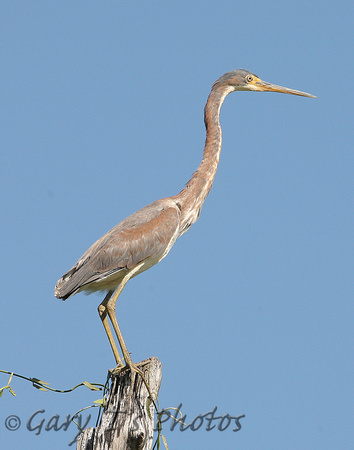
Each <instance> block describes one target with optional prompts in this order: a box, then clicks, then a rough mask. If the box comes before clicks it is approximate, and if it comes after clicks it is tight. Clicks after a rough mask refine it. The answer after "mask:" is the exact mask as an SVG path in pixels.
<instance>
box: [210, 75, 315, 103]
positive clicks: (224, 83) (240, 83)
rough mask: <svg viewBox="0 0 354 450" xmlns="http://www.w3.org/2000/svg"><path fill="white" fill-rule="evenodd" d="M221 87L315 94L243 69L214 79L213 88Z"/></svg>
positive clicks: (231, 89)
mask: <svg viewBox="0 0 354 450" xmlns="http://www.w3.org/2000/svg"><path fill="white" fill-rule="evenodd" d="M218 87H223V88H225V89H227V90H228V91H229V92H228V93H230V92H233V91H256V92H281V93H283V94H293V95H301V96H302V97H313V98H317V97H316V96H315V95H311V94H308V93H307V92H302V91H297V90H295V89H289V88H286V87H283V86H277V85H276V84H271V83H267V82H266V81H263V80H261V79H260V78H259V77H258V76H257V75H255V74H254V73H251V72H249V71H248V70H245V69H237V70H233V71H231V72H227V73H225V75H223V76H222V77H220V78H219V79H218V80H216V81H215V83H214V84H213V88H214V89H216V88H218Z"/></svg>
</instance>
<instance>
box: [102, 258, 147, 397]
mask: <svg viewBox="0 0 354 450" xmlns="http://www.w3.org/2000/svg"><path fill="white" fill-rule="evenodd" d="M142 265H143V263H141V264H138V265H137V266H136V267H134V269H132V270H131V271H130V272H128V273H127V274H126V275H125V277H124V278H123V279H122V281H121V283H120V285H119V287H118V289H117V290H116V292H115V293H114V295H113V296H112V297H110V298H109V299H108V301H107V304H106V308H107V314H108V316H109V318H110V319H111V322H112V325H113V328H114V331H115V332H116V335H117V339H118V342H119V345H120V348H121V349H122V353H123V358H124V360H125V364H126V366H125V368H127V369H130V371H131V375H133V372H136V373H137V374H139V375H140V376H141V378H142V379H143V381H144V384H145V386H146V388H147V390H148V392H149V396H150V398H151V399H152V400H153V399H154V398H153V396H152V392H151V390H150V386H149V384H148V383H147V381H146V380H145V377H144V374H143V372H142V371H141V370H140V369H138V367H137V366H136V365H135V364H134V363H133V361H132V359H131V356H130V354H129V352H128V349H127V346H126V344H125V342H124V338H123V335H122V332H121V331H120V328H119V325H118V320H117V317H116V302H117V299H118V297H119V295H120V294H121V292H122V290H123V289H124V286H125V285H126V284H127V282H128V281H129V280H130V278H131V277H132V276H133V275H134V274H135V273H136V272H138V270H139V269H140V268H141V267H142ZM131 384H133V376H131ZM132 391H133V386H131V392H132Z"/></svg>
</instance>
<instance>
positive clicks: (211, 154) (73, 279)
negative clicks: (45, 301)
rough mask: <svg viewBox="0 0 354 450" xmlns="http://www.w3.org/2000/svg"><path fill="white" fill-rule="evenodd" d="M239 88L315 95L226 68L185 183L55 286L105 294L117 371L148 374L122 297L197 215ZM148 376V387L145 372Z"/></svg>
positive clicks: (103, 241)
mask: <svg viewBox="0 0 354 450" xmlns="http://www.w3.org/2000/svg"><path fill="white" fill-rule="evenodd" d="M235 91H254V92H280V93H284V94H293V95H299V96H303V97H313V98H316V96H314V95H311V94H308V93H306V92H302V91H298V90H294V89H289V88H286V87H282V86H277V85H275V84H271V83H268V82H265V81H262V80H261V79H260V78H259V77H258V76H257V75H255V74H254V73H251V72H249V71H247V70H245V69H238V70H233V71H231V72H227V73H225V74H224V75H223V76H222V77H220V78H219V79H218V80H216V81H215V83H214V84H213V85H212V88H211V91H210V94H209V97H208V100H207V103H206V105H205V108H204V122H205V127H206V140H205V147H204V152H203V158H202V161H201V163H200V165H199V167H198V169H197V170H196V171H195V172H194V174H193V175H192V177H191V179H190V180H189V181H188V183H187V184H186V185H185V187H184V189H182V190H181V191H180V193H179V194H177V195H174V196H172V197H166V198H162V199H160V200H156V201H155V202H153V203H150V204H149V205H147V206H145V207H144V208H142V209H140V210H139V211H137V212H135V213H133V214H131V215H130V216H128V217H127V218H126V219H124V220H123V221H122V222H120V223H118V225H116V226H115V227H114V228H112V229H111V230H110V231H108V232H107V233H106V234H105V235H104V236H102V237H101V238H100V239H98V241H96V242H95V243H94V244H93V245H92V246H91V247H90V248H89V249H88V250H87V251H86V253H84V255H83V256H82V257H81V258H80V259H79V260H78V261H77V263H76V264H75V265H74V266H73V267H72V268H71V269H70V270H69V271H68V272H66V273H65V275H63V276H62V277H61V278H60V279H59V281H58V282H57V284H56V286H55V296H56V297H57V298H60V299H63V300H66V299H67V298H69V297H71V296H72V295H75V294H77V293H78V292H81V291H85V292H86V293H92V292H97V291H101V292H104V293H105V294H106V295H105V297H104V299H103V301H102V302H101V303H100V305H99V306H98V312H99V316H100V318H101V320H102V323H103V326H104V329H105V331H106V334H107V336H108V340H109V343H110V345H111V348H112V351H113V354H114V357H115V360H116V363H117V367H116V369H117V370H118V371H121V370H126V369H130V370H131V373H133V372H136V373H138V374H140V376H142V377H143V374H142V371H141V370H140V369H139V368H138V364H134V363H133V361H132V358H131V356H130V353H129V352H128V349H127V346H126V344H125V341H124V339H123V335H122V332H121V330H120V327H119V325H118V321H117V317H116V312H115V309H116V302H117V299H118V297H119V295H120V294H121V293H122V290H123V289H124V287H125V285H126V284H127V283H128V281H129V280H130V279H131V278H133V277H136V276H137V275H139V274H140V273H142V272H144V271H146V270H147V269H150V267H152V266H154V265H155V264H157V263H158V262H160V261H161V260H162V259H163V258H165V256H166V255H167V254H168V252H169V251H170V250H171V248H172V246H173V245H174V243H175V242H176V240H177V238H179V237H180V236H182V235H183V234H184V233H185V232H186V231H187V230H188V229H189V228H190V226H191V225H192V224H194V223H195V222H196V221H197V220H198V218H199V215H200V211H201V208H202V206H203V203H204V201H205V199H206V197H207V196H208V194H209V192H210V189H211V187H212V185H213V181H214V178H215V174H216V171H217V167H218V163H219V157H220V151H221V141H222V136H221V126H220V120H219V117H220V108H221V106H222V104H223V102H224V100H225V98H226V96H227V95H228V94H230V93H231V92H235ZM109 321H110V322H109ZM110 324H111V325H110ZM111 327H113V330H114V333H115V335H116V338H117V340H118V343H119V346H120V349H121V352H122V356H120V353H119V351H118V348H117V345H116V342H115V338H114V336H113V334H112V330H111ZM143 380H144V382H145V384H146V386H147V388H148V389H149V386H148V384H147V383H146V381H145V379H144V377H143ZM149 393H150V391H149ZM150 396H151V395H150Z"/></svg>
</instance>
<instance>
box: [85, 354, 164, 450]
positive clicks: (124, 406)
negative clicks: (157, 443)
mask: <svg viewBox="0 0 354 450" xmlns="http://www.w3.org/2000/svg"><path fill="white" fill-rule="evenodd" d="M138 366H139V369H140V370H141V371H142V372H143V374H144V377H145V379H146V381H147V382H148V384H149V386H150V390H151V392H152V394H153V395H154V400H156V399H157V395H158V392H159V389H160V384H161V378H162V365H161V363H160V361H159V360H158V359H157V358H155V357H152V358H149V359H146V360H145V361H142V362H141V363H139V364H138ZM131 376H132V377H133V382H132V384H131ZM131 386H133V388H132V389H131ZM148 397H149V393H148V390H147V388H146V386H145V383H144V382H143V380H142V378H141V376H140V375H138V374H137V373H135V372H134V373H133V374H132V375H131V373H130V370H125V371H124V372H121V373H118V374H116V375H113V376H112V383H111V388H110V392H109V394H108V399H107V403H106V405H105V407H104V410H103V413H102V417H101V422H100V424H99V426H98V427H96V428H86V430H85V431H84V433H83V434H81V435H80V436H79V437H78V440H77V445H76V450H151V448H152V445H153V434H154V412H155V407H154V403H153V402H151V401H150V399H149V400H148Z"/></svg>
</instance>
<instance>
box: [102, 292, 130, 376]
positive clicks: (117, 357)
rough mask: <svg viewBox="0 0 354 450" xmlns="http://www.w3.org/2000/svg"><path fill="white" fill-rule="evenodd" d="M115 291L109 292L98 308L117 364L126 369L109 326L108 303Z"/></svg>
mask: <svg viewBox="0 0 354 450" xmlns="http://www.w3.org/2000/svg"><path fill="white" fill-rule="evenodd" d="M113 292H114V291H108V293H107V295H106V296H105V298H104V300H103V302H102V303H101V304H100V305H99V307H98V313H99V315H100V318H101V320H102V323H103V326H104V329H105V330H106V334H107V337H108V340H109V343H110V344H111V347H112V350H113V354H114V357H115V360H116V363H117V365H118V366H121V367H124V363H123V361H122V358H121V357H120V355H119V352H118V349H117V345H116V343H115V341H114V338H113V335H112V331H111V328H110V326H109V322H108V318H107V303H108V302H109V300H110V298H111V297H112V295H113Z"/></svg>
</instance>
